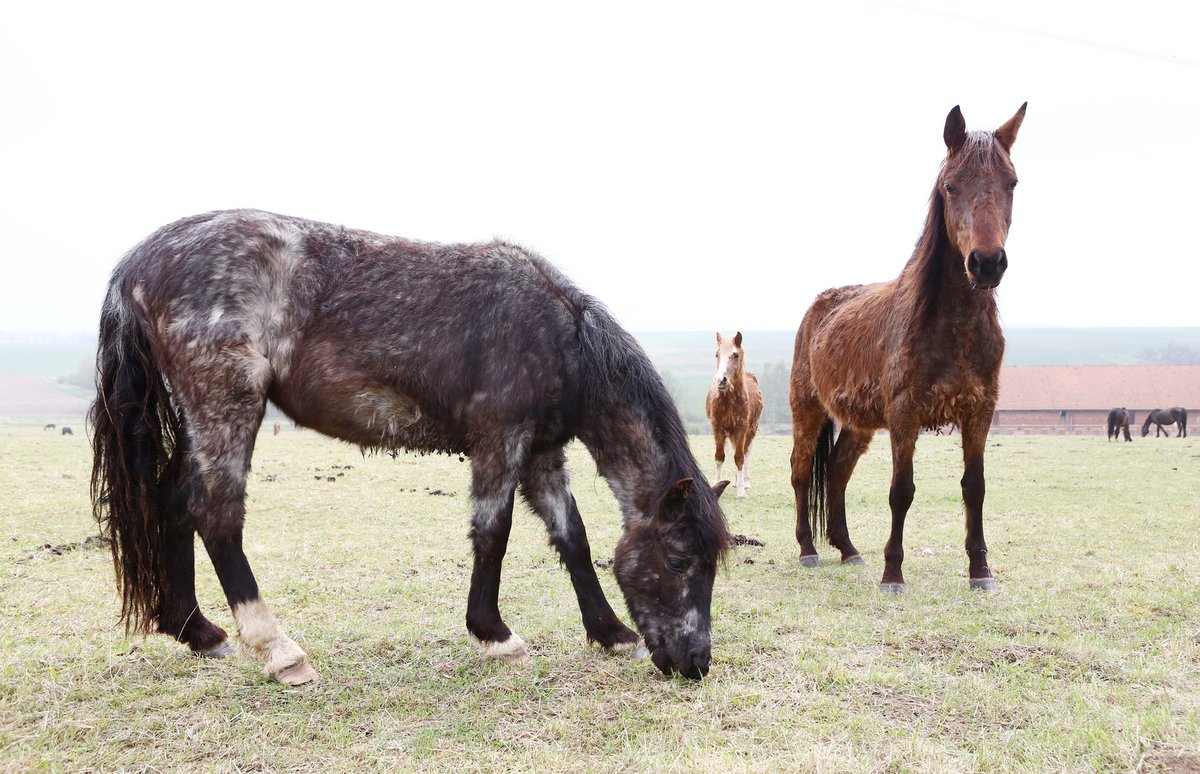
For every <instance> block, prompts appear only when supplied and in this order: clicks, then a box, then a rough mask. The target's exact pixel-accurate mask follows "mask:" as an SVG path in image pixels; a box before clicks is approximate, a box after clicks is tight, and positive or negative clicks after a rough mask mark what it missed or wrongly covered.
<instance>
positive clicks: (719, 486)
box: [712, 481, 729, 500]
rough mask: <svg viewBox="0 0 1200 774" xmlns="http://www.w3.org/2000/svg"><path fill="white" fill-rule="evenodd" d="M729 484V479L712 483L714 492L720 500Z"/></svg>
mask: <svg viewBox="0 0 1200 774" xmlns="http://www.w3.org/2000/svg"><path fill="white" fill-rule="evenodd" d="M727 486H729V482H728V481H718V482H717V483H715V484H713V485H712V490H713V494H715V495H716V496H717V499H718V500H720V499H721V493H722V492H724V491H725V487H727Z"/></svg>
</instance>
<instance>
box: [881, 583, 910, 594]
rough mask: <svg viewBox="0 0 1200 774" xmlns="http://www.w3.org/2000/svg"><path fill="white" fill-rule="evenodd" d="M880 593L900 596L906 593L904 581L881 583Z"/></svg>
mask: <svg viewBox="0 0 1200 774" xmlns="http://www.w3.org/2000/svg"><path fill="white" fill-rule="evenodd" d="M879 593H880V594H887V595H888V596H892V597H898V596H900V595H901V594H903V593H904V584H903V583H880V584H879Z"/></svg>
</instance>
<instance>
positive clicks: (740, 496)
mask: <svg viewBox="0 0 1200 774" xmlns="http://www.w3.org/2000/svg"><path fill="white" fill-rule="evenodd" d="M737 499H739V500H745V499H746V493H745V492H738V493H737Z"/></svg>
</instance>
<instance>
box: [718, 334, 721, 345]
mask: <svg viewBox="0 0 1200 774" xmlns="http://www.w3.org/2000/svg"><path fill="white" fill-rule="evenodd" d="M717 343H718V344H720V343H721V332H720V331H717Z"/></svg>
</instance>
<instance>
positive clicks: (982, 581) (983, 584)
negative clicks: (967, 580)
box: [971, 578, 1000, 591]
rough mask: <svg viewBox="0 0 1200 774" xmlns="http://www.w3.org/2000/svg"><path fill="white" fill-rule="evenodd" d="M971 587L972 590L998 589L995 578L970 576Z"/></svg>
mask: <svg viewBox="0 0 1200 774" xmlns="http://www.w3.org/2000/svg"><path fill="white" fill-rule="evenodd" d="M971 589H972V590H974V591H999V590H1000V587H999V586H997V585H996V579H995V578H972V579H971Z"/></svg>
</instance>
